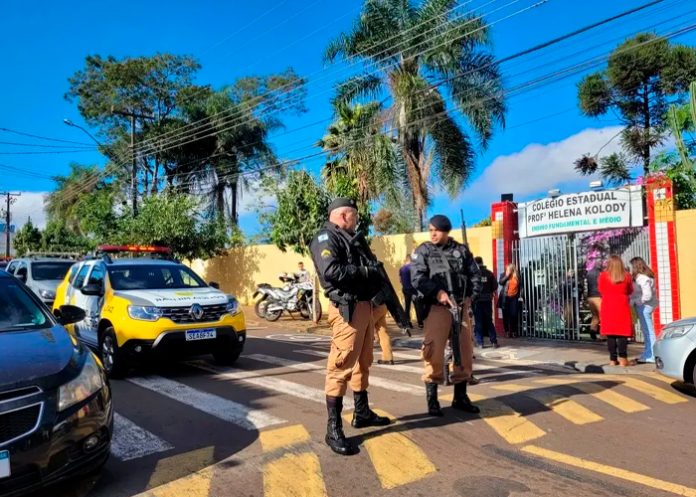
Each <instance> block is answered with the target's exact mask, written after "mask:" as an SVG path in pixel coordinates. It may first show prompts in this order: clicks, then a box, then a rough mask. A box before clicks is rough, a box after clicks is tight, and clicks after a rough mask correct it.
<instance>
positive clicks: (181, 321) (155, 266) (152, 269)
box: [53, 246, 246, 376]
mask: <svg viewBox="0 0 696 497" xmlns="http://www.w3.org/2000/svg"><path fill="white" fill-rule="evenodd" d="M100 251H101V254H102V255H101V256H98V257H94V258H92V259H88V260H85V261H82V262H79V263H77V264H75V266H73V268H71V269H70V271H69V273H68V275H67V276H66V278H65V280H64V281H63V283H61V284H60V285H59V287H58V290H57V296H56V301H55V302H54V305H53V308H54V309H57V308H59V307H60V306H61V305H63V304H73V305H76V306H78V307H80V308H81V309H84V310H85V312H86V317H85V319H84V320H83V321H80V322H79V323H76V324H75V325H74V327H73V329H72V331H74V333H75V336H76V337H77V338H78V339H79V340H80V341H81V342H83V343H85V344H86V345H88V346H89V347H91V348H93V349H95V350H97V351H98V353H99V356H100V357H101V359H102V362H103V363H104V368H105V370H106V372H107V374H108V375H110V376H121V375H123V374H125V373H126V372H127V370H128V368H129V367H130V366H131V365H134V364H137V363H142V362H145V361H147V360H148V358H149V357H150V356H151V355H153V354H157V355H160V356H166V357H177V356H186V355H200V354H212V355H213V357H214V358H215V360H216V361H217V362H219V363H221V364H227V365H229V364H232V363H234V362H235V361H236V360H237V358H239V355H240V354H241V353H242V350H243V348H244V343H245V341H246V322H245V319H244V314H243V313H242V310H241V308H240V307H239V303H238V302H237V300H236V299H235V298H234V296H232V295H226V294H225V293H223V292H221V291H220V290H219V289H218V288H217V286H216V285H215V284H213V283H211V284H207V283H206V282H205V281H203V280H202V279H201V278H200V276H198V275H197V274H196V273H195V272H193V271H192V270H191V269H190V268H189V267H187V266H185V265H184V264H181V263H180V262H177V261H175V260H171V259H170V258H167V257H166V256H167V254H168V253H169V249H166V248H161V247H149V246H148V247H142V246H134V247H129V246H105V247H101V248H100ZM123 253H127V254H129V257H126V258H112V255H114V256H115V254H123ZM110 254H111V255H110ZM138 254H139V255H140V257H133V256H135V255H138ZM163 256H165V257H164V258H163Z"/></svg>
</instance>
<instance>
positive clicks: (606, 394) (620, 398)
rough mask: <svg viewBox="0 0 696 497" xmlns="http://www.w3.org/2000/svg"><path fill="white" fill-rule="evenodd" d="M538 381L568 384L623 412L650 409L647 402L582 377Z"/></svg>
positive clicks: (537, 381)
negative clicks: (643, 402) (586, 380)
mask: <svg viewBox="0 0 696 497" xmlns="http://www.w3.org/2000/svg"><path fill="white" fill-rule="evenodd" d="M536 383H543V384H545V385H568V386H571V387H573V388H575V389H578V390H580V391H582V392H584V393H586V394H588V395H590V396H592V397H594V398H595V399H597V400H601V401H602V402H605V403H607V404H609V405H610V406H612V407H615V408H616V409H619V410H621V411H623V412H628V413H633V412H640V411H647V410H648V409H650V408H649V407H648V406H646V405H645V404H641V403H640V402H636V401H635V400H633V399H632V398H630V397H626V396H625V395H621V394H620V393H617V392H615V391H613V390H612V389H611V388H608V387H604V386H602V385H597V384H596V383H586V382H584V381H583V380H582V379H577V380H576V379H572V380H570V381H569V380H565V379H563V378H548V379H544V380H536Z"/></svg>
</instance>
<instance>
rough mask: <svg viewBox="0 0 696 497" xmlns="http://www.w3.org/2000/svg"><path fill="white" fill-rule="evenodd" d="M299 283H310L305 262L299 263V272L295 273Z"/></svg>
mask: <svg viewBox="0 0 696 497" xmlns="http://www.w3.org/2000/svg"><path fill="white" fill-rule="evenodd" d="M295 277H296V278H297V282H298V283H308V282H309V279H310V276H309V271H307V270H306V269H305V267H304V262H302V261H300V262H298V263H297V272H296V273H295Z"/></svg>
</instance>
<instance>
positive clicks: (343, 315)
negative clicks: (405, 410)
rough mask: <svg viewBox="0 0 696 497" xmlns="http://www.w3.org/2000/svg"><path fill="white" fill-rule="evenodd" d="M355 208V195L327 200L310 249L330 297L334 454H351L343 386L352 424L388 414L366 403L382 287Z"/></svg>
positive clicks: (329, 432) (328, 389)
mask: <svg viewBox="0 0 696 497" xmlns="http://www.w3.org/2000/svg"><path fill="white" fill-rule="evenodd" d="M357 221H358V210H357V206H356V204H355V201H353V200H351V199H347V198H338V199H336V200H334V201H333V202H331V204H330V205H329V221H328V222H327V223H324V226H323V227H322V228H321V230H319V232H318V233H317V235H316V236H315V238H314V239H313V240H312V243H311V245H310V250H311V253H312V260H313V261H314V265H315V267H316V271H317V275H318V276H319V281H320V283H321V286H322V288H324V290H325V293H326V296H327V297H328V299H329V300H330V301H331V306H330V307H329V325H330V326H331V331H332V339H331V352H330V353H329V359H328V364H327V372H326V384H325V393H326V407H327V410H328V415H329V420H328V424H327V429H326V438H325V440H326V443H327V445H328V446H329V447H331V449H332V450H333V451H334V452H336V453H337V454H341V455H350V454H354V453H356V448H355V447H353V446H352V445H351V444H349V443H348V441H347V440H346V437H345V435H344V433H343V424H342V421H341V411H342V409H343V396H344V395H345V393H346V389H347V386H348V385H350V387H351V389H352V390H353V399H354V402H355V410H354V412H353V421H352V423H351V425H352V426H353V427H354V428H363V427H367V426H384V425H388V424H389V418H387V417H383V416H378V415H377V414H376V413H375V412H374V411H372V410H371V409H370V406H369V404H368V398H367V386H368V375H369V368H370V365H371V364H372V359H373V357H372V347H373V343H372V342H373V340H374V320H373V317H372V303H371V300H372V299H373V298H374V297H375V295H377V293H378V291H379V289H380V287H381V284H380V283H381V278H380V276H379V272H378V271H377V269H376V268H375V267H374V264H371V263H370V260H371V255H372V254H367V253H365V251H367V250H369V248H367V247H366V246H364V245H362V244H357V243H355V242H354V238H353V237H354V236H355V228H356V226H357Z"/></svg>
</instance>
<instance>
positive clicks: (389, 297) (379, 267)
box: [351, 233, 411, 336]
mask: <svg viewBox="0 0 696 497" xmlns="http://www.w3.org/2000/svg"><path fill="white" fill-rule="evenodd" d="M351 244H354V245H355V246H356V247H359V248H360V252H361V253H362V254H363V255H364V256H365V257H366V258H367V259H368V262H369V266H370V267H372V268H374V269H375V270H376V271H377V274H378V275H379V277H380V279H381V284H380V287H381V288H380V290H379V293H381V297H382V301H383V302H384V303H385V305H386V306H387V310H388V311H389V314H391V316H392V317H393V318H394V321H396V324H397V325H398V326H399V328H401V333H402V334H403V335H408V336H411V331H410V330H409V325H410V319H409V317H408V316H407V315H406V311H405V310H404V307H403V306H402V305H401V302H400V301H399V297H398V296H397V294H396V291H395V290H394V286H393V285H392V283H391V280H390V279H389V276H388V275H387V272H386V271H385V270H384V265H383V264H382V263H381V262H380V261H379V260H377V257H375V255H374V254H373V253H372V250H370V246H369V245H368V243H367V240H366V239H365V236H364V235H363V234H362V233H358V234H356V235H355V236H354V237H353V238H352V239H351Z"/></svg>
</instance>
